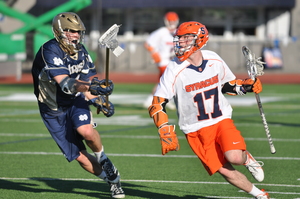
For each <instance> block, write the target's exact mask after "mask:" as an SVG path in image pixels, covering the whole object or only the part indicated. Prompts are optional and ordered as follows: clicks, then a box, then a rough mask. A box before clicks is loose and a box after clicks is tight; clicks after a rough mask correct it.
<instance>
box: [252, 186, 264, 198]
mask: <svg viewBox="0 0 300 199" xmlns="http://www.w3.org/2000/svg"><path fill="white" fill-rule="evenodd" d="M263 193H264V192H263V191H262V190H260V189H258V188H257V187H256V186H254V185H253V187H252V190H251V191H250V192H249V194H251V195H252V196H254V197H255V196H258V195H259V194H263Z"/></svg>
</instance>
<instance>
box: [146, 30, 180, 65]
mask: <svg viewBox="0 0 300 199" xmlns="http://www.w3.org/2000/svg"><path fill="white" fill-rule="evenodd" d="M146 42H147V43H148V45H150V46H151V47H152V48H154V51H155V52H157V53H158V54H159V56H160V58H161V61H160V62H159V63H158V66H166V65H168V63H169V62H170V60H171V59H173V57H174V56H175V54H174V46H173V35H172V34H171V33H170V31H169V29H168V28H167V27H161V28H159V29H157V30H155V31H154V32H152V33H151V34H150V36H149V37H148V38H147V40H146Z"/></svg>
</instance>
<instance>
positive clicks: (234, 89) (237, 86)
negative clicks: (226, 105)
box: [222, 79, 247, 95]
mask: <svg viewBox="0 0 300 199" xmlns="http://www.w3.org/2000/svg"><path fill="white" fill-rule="evenodd" d="M222 93H226V94H228V95H245V94H246V93H247V91H246V90H245V88H244V87H243V80H241V79H235V80H232V81H229V82H226V83H225V84H224V85H223V88H222Z"/></svg>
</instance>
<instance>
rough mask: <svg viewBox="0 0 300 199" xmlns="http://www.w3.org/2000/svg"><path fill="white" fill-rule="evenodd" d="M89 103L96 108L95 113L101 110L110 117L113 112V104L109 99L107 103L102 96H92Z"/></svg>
mask: <svg viewBox="0 0 300 199" xmlns="http://www.w3.org/2000/svg"><path fill="white" fill-rule="evenodd" d="M90 103H91V104H92V105H93V106H95V107H96V108H97V114H99V113H100V111H101V112H103V114H104V115H105V116H106V117H110V116H112V115H113V114H114V113H115V107H114V105H113V104H112V103H111V102H110V101H108V103H107V102H106V99H105V97H104V96H101V95H100V96H98V97H96V98H93V99H91V100H90Z"/></svg>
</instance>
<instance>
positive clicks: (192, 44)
mask: <svg viewBox="0 0 300 199" xmlns="http://www.w3.org/2000/svg"><path fill="white" fill-rule="evenodd" d="M182 37H184V38H183V39H182ZM196 40H197V35H194V34H186V35H176V36H174V39H173V44H174V51H175V55H176V56H177V57H182V56H184V55H185V56H186V55H188V56H189V55H190V54H192V53H193V52H194V50H195V49H194V48H196V46H197V42H196Z"/></svg>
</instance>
